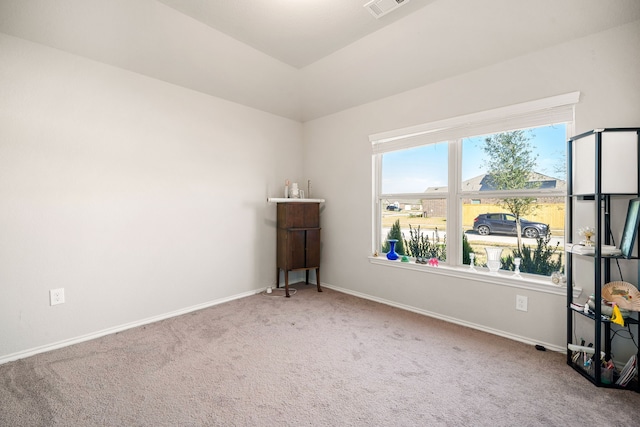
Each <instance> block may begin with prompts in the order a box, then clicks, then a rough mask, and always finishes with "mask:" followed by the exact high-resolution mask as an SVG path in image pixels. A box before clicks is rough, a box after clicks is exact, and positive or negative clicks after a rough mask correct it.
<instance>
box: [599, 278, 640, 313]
mask: <svg viewBox="0 0 640 427" xmlns="http://www.w3.org/2000/svg"><path fill="white" fill-rule="evenodd" d="M602 298H603V299H605V300H607V301H609V302H613V303H616V304H617V305H618V307H620V308H623V309H625V310H631V311H640V292H638V288H636V287H635V286H633V285H632V284H631V283H628V282H621V281H617V282H609V283H607V284H606V285H604V286H603V287H602Z"/></svg>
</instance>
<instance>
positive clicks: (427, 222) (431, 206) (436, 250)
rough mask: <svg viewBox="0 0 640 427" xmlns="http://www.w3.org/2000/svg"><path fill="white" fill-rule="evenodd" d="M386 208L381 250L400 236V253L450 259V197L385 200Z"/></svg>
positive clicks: (386, 250) (383, 210) (398, 245)
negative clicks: (448, 252)
mask: <svg viewBox="0 0 640 427" xmlns="http://www.w3.org/2000/svg"><path fill="white" fill-rule="evenodd" d="M382 207H383V208H382V212H381V215H382V218H381V221H380V223H381V224H382V230H381V233H380V236H381V241H382V242H381V248H380V250H381V252H383V253H386V252H388V251H389V244H388V242H387V240H388V239H398V240H400V241H399V242H398V243H397V244H396V252H397V253H398V254H400V255H407V256H408V257H413V258H415V257H425V258H427V259H430V258H437V259H438V260H439V261H446V234H447V221H446V219H447V201H446V199H393V200H389V199H383V200H382Z"/></svg>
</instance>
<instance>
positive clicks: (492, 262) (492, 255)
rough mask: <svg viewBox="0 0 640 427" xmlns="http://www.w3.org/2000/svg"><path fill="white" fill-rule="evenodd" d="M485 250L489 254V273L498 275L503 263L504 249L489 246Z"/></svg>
mask: <svg viewBox="0 0 640 427" xmlns="http://www.w3.org/2000/svg"><path fill="white" fill-rule="evenodd" d="M484 250H485V252H486V253H487V267H489V271H490V272H491V273H493V274H497V273H498V270H500V267H502V262H501V261H500V257H501V256H502V248H500V247H492V246H487V247H486V248H484Z"/></svg>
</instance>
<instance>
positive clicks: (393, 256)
mask: <svg viewBox="0 0 640 427" xmlns="http://www.w3.org/2000/svg"><path fill="white" fill-rule="evenodd" d="M387 242H389V252H388V253H387V259H390V260H391V261H395V260H397V259H398V257H399V255H398V254H397V253H396V243H398V239H388V240H387Z"/></svg>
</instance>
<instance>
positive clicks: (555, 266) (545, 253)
mask: <svg viewBox="0 0 640 427" xmlns="http://www.w3.org/2000/svg"><path fill="white" fill-rule="evenodd" d="M549 241H551V232H548V233H547V234H546V235H545V236H538V238H537V239H536V246H535V247H532V246H526V245H522V251H519V250H518V249H514V250H513V255H508V256H507V257H505V258H503V259H502V265H503V266H504V267H503V268H504V269H505V270H511V271H513V270H515V265H514V264H513V259H514V258H521V261H520V272H522V273H531V274H541V275H543V276H550V275H551V273H553V272H555V271H562V251H561V250H559V246H560V242H558V243H556V245H555V246H553V245H549Z"/></svg>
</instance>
